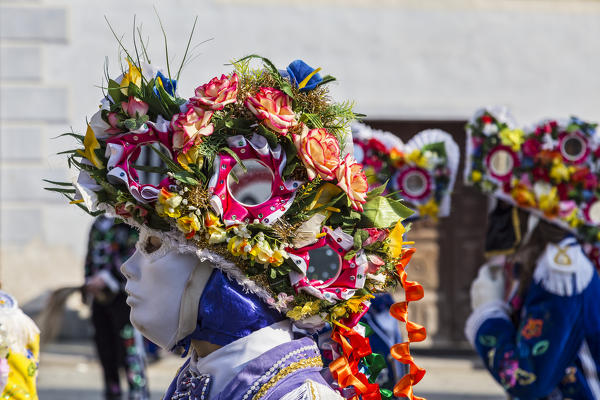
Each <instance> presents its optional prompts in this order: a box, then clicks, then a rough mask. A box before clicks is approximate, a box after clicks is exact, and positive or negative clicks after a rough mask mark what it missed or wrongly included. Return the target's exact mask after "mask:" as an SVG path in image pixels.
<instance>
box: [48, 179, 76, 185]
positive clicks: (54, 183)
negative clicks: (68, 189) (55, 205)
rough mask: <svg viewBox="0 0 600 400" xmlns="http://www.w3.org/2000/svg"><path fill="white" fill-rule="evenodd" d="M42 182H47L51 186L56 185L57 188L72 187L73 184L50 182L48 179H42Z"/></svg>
mask: <svg viewBox="0 0 600 400" xmlns="http://www.w3.org/2000/svg"><path fill="white" fill-rule="evenodd" d="M42 180H43V181H44V182H48V183H51V184H53V185H58V186H73V184H72V183H71V182H57V181H51V180H48V179H42Z"/></svg>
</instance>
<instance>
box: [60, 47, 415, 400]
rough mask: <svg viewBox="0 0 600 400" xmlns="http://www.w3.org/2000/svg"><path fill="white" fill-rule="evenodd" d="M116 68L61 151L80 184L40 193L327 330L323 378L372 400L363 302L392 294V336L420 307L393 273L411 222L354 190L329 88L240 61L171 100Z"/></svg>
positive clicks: (149, 81) (148, 75)
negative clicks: (412, 306) (119, 223)
mask: <svg viewBox="0 0 600 400" xmlns="http://www.w3.org/2000/svg"><path fill="white" fill-rule="evenodd" d="M256 59H258V60H260V61H261V62H262V68H260V69H256V70H255V69H252V68H251V65H250V63H251V61H253V60H256ZM128 63H129V66H128V68H127V69H126V70H124V71H123V73H122V75H121V76H119V77H118V78H117V79H114V80H113V79H110V80H109V81H108V87H107V90H106V92H105V95H104V97H103V99H102V100H101V109H100V111H98V112H97V113H96V114H95V115H94V116H93V117H92V118H91V120H90V123H89V124H88V127H87V131H86V134H85V135H77V134H73V133H70V134H69V135H71V136H73V137H75V138H76V139H77V140H78V141H79V142H80V144H81V145H82V147H83V148H79V149H74V150H69V151H67V153H70V155H69V158H68V162H69V165H71V166H74V167H76V168H77V169H79V170H80V173H79V177H78V179H77V181H76V182H74V183H73V186H74V188H69V187H68V185H69V184H66V183H61V182H52V183H54V184H56V185H58V186H59V187H58V188H55V189H53V190H56V191H59V192H61V193H63V194H65V195H66V196H67V197H69V199H70V200H71V202H72V203H76V204H77V205H78V206H79V207H81V208H83V209H85V210H86V211H89V212H91V213H94V212H98V211H104V212H107V213H109V214H111V215H114V216H116V217H118V218H121V219H123V220H125V221H126V222H127V223H129V224H131V225H133V226H136V227H138V228H139V229H141V230H142V231H143V232H152V234H154V235H159V236H161V237H163V238H165V239H166V240H170V241H172V242H174V243H176V244H177V246H178V247H179V249H180V250H181V251H186V252H193V253H195V254H196V255H197V256H198V257H199V258H200V259H202V260H209V261H211V262H212V263H213V264H214V265H215V267H217V268H220V269H221V270H222V271H224V272H225V273H226V274H227V275H228V276H229V277H230V278H232V279H235V280H236V281H237V282H238V283H239V284H240V285H242V286H243V287H244V288H245V289H246V290H248V291H250V292H252V293H254V294H256V295H257V296H258V297H260V298H261V299H262V300H263V301H265V302H266V303H268V304H269V305H271V306H272V307H273V308H275V309H277V310H279V311H280V312H283V313H286V315H287V316H288V317H289V318H291V319H292V320H295V321H296V323H297V324H298V325H299V326H303V327H310V326H318V325H322V324H323V323H324V322H325V321H327V322H330V323H331V324H332V326H333V332H332V337H333V340H334V341H335V342H337V343H338V344H339V345H340V347H339V349H338V350H339V354H338V355H339V358H338V359H337V360H336V361H335V362H334V363H332V364H331V366H330V368H331V371H332V373H333V376H334V377H335V378H337V381H338V383H339V385H340V387H342V388H344V387H349V386H352V387H353V388H354V392H355V393H356V394H358V395H367V394H368V395H370V396H373V397H370V398H378V397H379V396H380V393H379V388H378V386H377V384H375V383H373V382H375V375H376V372H374V371H372V370H371V369H369V368H368V365H370V364H369V362H368V361H365V360H367V359H368V360H371V358H372V357H374V356H375V355H372V354H371V352H370V347H369V345H368V339H366V338H365V334H364V330H362V331H361V330H360V329H358V328H357V326H358V325H357V323H358V321H359V319H360V318H361V316H362V315H363V314H364V313H365V312H366V311H367V309H368V308H369V299H371V298H372V297H373V294H374V293H376V292H380V291H384V290H386V289H388V288H391V287H395V286H398V285H402V286H403V287H404V288H405V290H406V292H407V293H406V302H402V303H398V304H397V305H396V307H395V308H393V310H392V312H393V313H394V315H396V316H397V318H399V319H401V320H402V321H404V322H407V319H406V305H407V302H409V301H413V300H418V299H419V298H421V297H422V296H423V293H422V288H421V287H420V285H418V284H417V283H415V282H411V281H408V280H406V273H405V272H404V267H405V266H406V264H407V262H408V260H409V259H410V257H411V255H412V253H413V251H414V250H413V249H409V248H407V247H405V244H406V243H405V242H404V241H403V233H404V228H403V226H402V220H403V219H405V218H406V217H408V216H409V215H410V214H411V211H410V210H409V209H408V208H406V207H405V206H404V205H402V203H400V202H399V201H398V200H395V199H392V198H389V197H384V196H382V195H381V193H382V191H383V189H384V188H374V189H372V190H371V191H369V190H368V183H367V178H366V176H365V173H364V171H363V167H362V165H361V164H359V163H358V162H357V161H356V160H355V159H354V157H353V154H352V139H351V136H350V122H351V121H352V120H354V119H355V116H356V115H355V114H354V113H353V111H352V104H351V103H348V102H346V103H334V102H332V101H331V100H330V98H329V95H328V91H327V87H326V84H327V83H328V82H330V81H332V80H334V78H332V77H331V76H321V75H320V74H319V73H318V71H319V70H315V69H313V68H311V67H310V66H308V65H307V64H306V63H304V62H303V61H300V60H296V61H294V62H292V63H291V64H290V65H289V66H288V68H287V70H286V71H279V70H278V69H277V68H276V67H275V66H274V65H273V64H272V63H271V62H270V61H269V60H267V59H265V58H262V57H258V56H248V57H245V58H242V59H240V60H238V61H235V62H234V63H233V71H231V72H230V73H228V74H227V75H222V76H221V77H215V78H213V79H212V80H210V81H209V82H208V83H206V84H203V85H200V86H198V87H197V88H196V89H195V93H194V96H193V97H191V98H189V99H185V98H182V97H180V96H179V95H178V94H177V91H176V89H177V85H178V83H179V82H177V79H173V78H172V77H171V76H169V74H167V73H165V72H163V71H159V70H157V69H155V68H153V67H152V66H150V65H147V64H146V63H143V62H139V61H134V60H133V59H131V58H128ZM148 154H155V155H156V156H155V158H156V157H159V158H160V160H162V165H156V163H152V164H151V163H149V162H148V159H149V157H148ZM149 173H152V174H158V175H159V178H158V179H155V180H154V181H153V182H152V181H149V180H148V179H147V177H146V175H147V174H149ZM407 324H408V326H407V327H408V330H409V332H410V335H409V339H410V340H412V341H418V340H423V339H424V338H425V330H424V328H423V327H421V326H419V325H416V324H413V323H410V322H407ZM355 328H357V329H355ZM407 345H408V342H407V343H404V344H399V345H397V346H395V347H394V348H393V355H394V357H396V358H397V359H398V360H400V361H402V362H404V363H408V364H410V365H411V368H410V369H411V372H410V374H409V375H407V376H406V377H405V378H403V380H402V381H401V382H399V383H398V385H397V386H396V389H395V392H396V393H397V395H399V396H402V395H407V393H410V396H409V397H412V389H411V386H412V384H413V383H416V382H418V381H419V380H420V379H421V377H422V376H423V374H424V371H423V370H422V369H420V368H418V367H417V366H416V365H415V364H414V362H413V360H412V357H411V356H410V353H409V351H408V346H407ZM369 357H371V358H369ZM365 366H366V367H365ZM363 367H365V368H366V370H368V371H370V372H366V373H365V369H364V368H363Z"/></svg>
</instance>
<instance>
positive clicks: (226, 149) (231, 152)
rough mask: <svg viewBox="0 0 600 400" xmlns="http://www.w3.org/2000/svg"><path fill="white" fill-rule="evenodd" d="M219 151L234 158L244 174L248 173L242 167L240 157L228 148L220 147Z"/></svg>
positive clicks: (244, 167) (243, 166) (244, 166)
mask: <svg viewBox="0 0 600 400" xmlns="http://www.w3.org/2000/svg"><path fill="white" fill-rule="evenodd" d="M219 151H224V152H225V153H227V154H229V155H230V156H231V157H233V158H234V160H235V161H236V162H237V163H238V165H239V166H240V167H241V168H242V170H243V171H244V172H248V168H246V165H244V162H243V161H242V159H241V158H240V156H238V155H237V154H236V153H235V151H233V150H231V149H230V148H229V147H222V148H221V150H219Z"/></svg>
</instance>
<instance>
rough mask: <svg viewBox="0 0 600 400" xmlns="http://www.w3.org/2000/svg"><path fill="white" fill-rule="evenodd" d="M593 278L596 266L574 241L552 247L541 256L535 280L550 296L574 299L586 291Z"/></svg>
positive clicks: (562, 242)
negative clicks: (574, 296) (572, 297)
mask: <svg viewBox="0 0 600 400" xmlns="http://www.w3.org/2000/svg"><path fill="white" fill-rule="evenodd" d="M593 276H594V266H593V265H592V263H591V262H590V260H588V258H587V257H586V256H585V254H584V253H583V250H582V249H581V246H580V245H579V243H577V240H576V239H575V238H573V237H569V238H566V239H563V240H562V241H561V242H560V243H558V244H553V243H550V244H548V245H547V246H546V250H545V251H544V253H543V254H542V255H541V256H540V258H539V260H538V265H537V266H536V268H535V272H534V274H533V279H534V281H535V282H536V283H539V284H540V285H541V286H542V287H543V288H544V289H546V290H547V291H549V292H550V293H553V294H556V295H559V296H573V295H576V294H579V293H581V292H583V291H584V290H585V288H586V287H587V286H588V284H589V283H590V281H591V280H592V277H593Z"/></svg>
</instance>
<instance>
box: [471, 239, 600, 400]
mask: <svg viewBox="0 0 600 400" xmlns="http://www.w3.org/2000/svg"><path fill="white" fill-rule="evenodd" d="M508 312H509V308H508V305H507V304H506V303H504V302H500V301H497V302H492V303H487V304H484V305H482V306H480V307H479V308H477V309H476V310H475V311H474V312H473V314H472V315H471V316H470V317H469V320H468V321H467V325H466V328H465V333H466V335H467V337H468V338H469V340H470V341H471V343H472V344H473V345H474V346H475V348H476V349H477V352H478V353H479V355H480V356H481V357H482V359H483V361H484V364H485V365H486V367H487V368H488V370H489V371H490V372H491V374H492V375H493V377H494V379H496V381H498V382H499V383H500V384H501V385H502V386H503V387H504V389H505V390H506V391H507V392H508V393H509V394H511V395H512V396H513V397H514V398H516V399H519V400H525V399H541V398H545V397H548V398H549V399H573V400H576V399H590V400H592V399H594V400H598V399H600V383H599V380H598V375H599V373H600V279H599V277H598V274H597V273H596V272H595V270H594V268H593V266H592V264H591V262H590V261H589V260H588V259H587V258H586V257H585V255H584V254H583V252H582V250H581V247H580V246H579V244H577V242H576V241H575V239H573V238H567V239H565V240H563V241H562V242H561V243H560V244H559V245H558V246H554V245H549V246H548V247H547V248H546V250H545V252H544V254H543V255H542V256H541V257H540V259H539V260H538V264H537V266H536V269H535V271H534V276H533V283H532V284H531V287H530V288H529V290H528V291H527V295H526V297H525V299H524V304H523V307H522V309H521V318H520V322H519V324H518V326H515V325H514V324H513V322H512V321H511V320H510V319H509V317H508Z"/></svg>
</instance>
